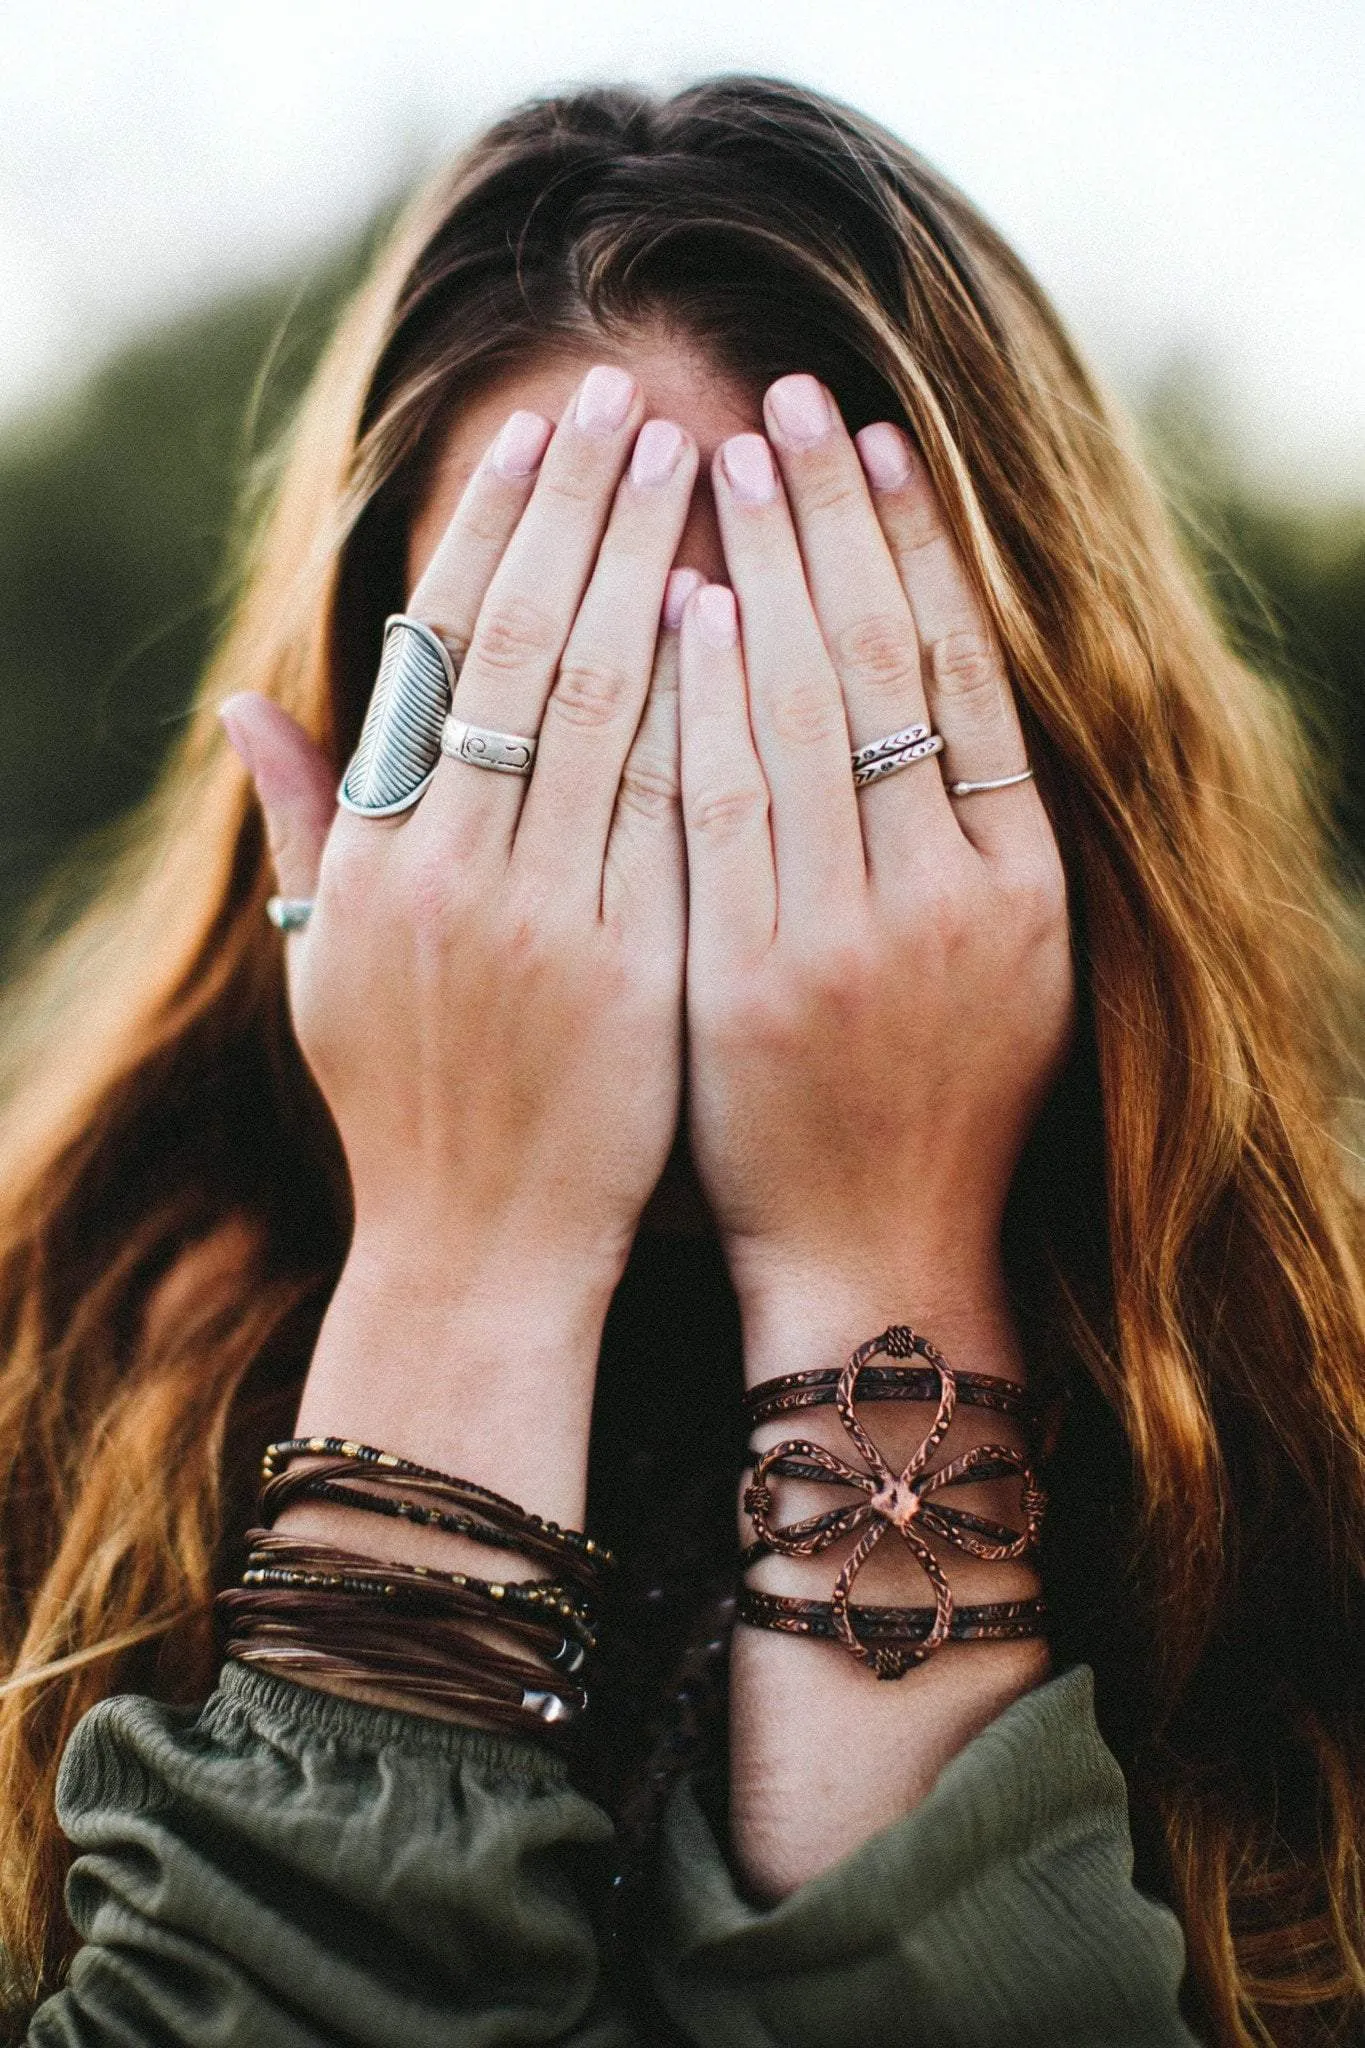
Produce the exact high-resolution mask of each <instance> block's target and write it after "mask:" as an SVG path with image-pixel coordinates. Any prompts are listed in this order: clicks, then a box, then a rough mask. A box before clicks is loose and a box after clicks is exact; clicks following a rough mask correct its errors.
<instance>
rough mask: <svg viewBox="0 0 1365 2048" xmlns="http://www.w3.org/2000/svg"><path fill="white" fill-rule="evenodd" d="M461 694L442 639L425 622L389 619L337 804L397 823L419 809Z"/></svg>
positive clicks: (401, 616) (402, 617)
mask: <svg viewBox="0 0 1365 2048" xmlns="http://www.w3.org/2000/svg"><path fill="white" fill-rule="evenodd" d="M454 689H455V664H454V662H453V661H452V660H451V657H450V649H449V648H448V647H447V646H446V644H445V642H444V640H442V639H440V638H439V637H438V635H437V634H435V633H433V632H432V630H431V628H430V626H428V625H425V624H424V623H423V622H422V620H421V619H412V618H409V617H408V616H407V614H406V613H405V612H395V613H394V614H393V616H392V617H391V618H388V619H386V620H385V621H384V646H383V651H382V653H381V654H380V657H379V673H378V675H377V676H376V677H375V683H374V691H373V693H372V695H371V697H370V707H369V710H368V711H367V712H366V713H365V723H364V725H363V726H362V727H361V728H360V740H359V744H358V745H357V747H356V750H355V752H354V754H353V755H352V756H351V761H350V766H349V767H348V768H347V770H346V773H345V775H344V776H343V777H342V782H341V788H340V789H339V790H338V791H337V801H338V803H339V804H340V805H341V807H342V809H343V810H345V811H354V812H355V813H356V814H357V815H358V816H359V817H362V818H391V817H393V816H394V815H395V814H396V813H397V812H399V811H406V810H408V809H409V808H410V807H411V806H412V805H413V804H415V803H416V801H417V799H418V797H420V796H421V794H422V792H423V790H424V789H425V788H426V786H427V784H428V783H429V782H430V780H431V778H432V776H433V774H434V773H435V772H436V763H437V762H438V761H439V760H440V758H441V725H442V722H443V720H444V718H445V715H446V713H447V711H449V709H450V700H451V696H452V695H453V693H454Z"/></svg>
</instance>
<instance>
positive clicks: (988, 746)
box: [858, 422, 1049, 857]
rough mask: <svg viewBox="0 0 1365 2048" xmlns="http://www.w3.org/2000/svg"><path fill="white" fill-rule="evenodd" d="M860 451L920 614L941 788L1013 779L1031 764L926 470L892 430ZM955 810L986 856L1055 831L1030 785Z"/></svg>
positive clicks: (872, 436)
mask: <svg viewBox="0 0 1365 2048" xmlns="http://www.w3.org/2000/svg"><path fill="white" fill-rule="evenodd" d="M858 450H859V454H860V455H861V457H862V461H863V466H864V468H865V470H866V472H867V476H868V480H869V482H870V484H871V486H872V492H873V500H874V503H875V505H876V509H877V515H878V517H879V519H880V520H881V523H882V529H883V531H884V532H885V534H886V537H887V541H888V544H889V546H890V549H891V554H892V557H893V559H894V561H895V563H896V567H897V570H898V572H899V575H900V579H901V582H902V584H903V586H904V588H905V594H906V596H907V597H908V598H909V600H910V608H911V610H912V611H913V613H914V615H915V626H916V630H917V632H918V635H919V641H920V646H921V648H922V649H923V651H924V664H925V669H926V675H927V685H928V687H927V695H928V700H929V707H930V712H931V714H932V721H933V723H934V725H935V726H936V728H937V729H938V731H939V732H941V733H942V735H943V739H944V751H943V754H942V755H941V757H940V761H941V765H942V769H943V781H944V783H945V784H948V783H951V782H953V781H956V780H970V781H973V782H977V781H987V780H991V779H993V778H994V777H996V776H999V775H1016V774H1018V773H1019V771H1020V770H1021V769H1023V768H1026V767H1027V766H1028V755H1027V751H1026V749H1025V746H1024V735H1023V730H1022V728H1021V726H1020V723H1019V713H1018V710H1017V708H1016V706H1015V702H1014V692H1013V690H1012V689H1011V687H1010V681H1009V677H1008V675H1007V674H1006V672H1005V663H1004V659H1003V657H1002V655H1001V652H1000V647H999V643H998V642H997V640H996V638H995V635H994V633H993V632H992V631H991V627H990V623H989V621H988V619H987V617H986V614H985V612H984V610H983V609H982V606H981V602H980V599H979V598H978V596H977V593H976V591H975V589H974V587H973V585H972V581H971V578H970V577H969V576H968V574H967V570H966V566H965V564H964V562H963V560H962V557H961V555H960V554H959V553H958V550H957V546H956V544H955V542H954V540H953V537H952V535H951V534H950V533H949V531H948V528H947V525H946V523H945V521H944V518H943V513H942V508H941V507H940V505H939V502H938V497H937V494H936V493H935V491H934V488H933V484H932V483H931V481H930V478H929V473H928V470H927V469H926V468H925V465H924V461H923V459H922V457H921V456H920V455H919V454H918V453H917V451H916V450H915V449H914V447H913V446H912V444H911V442H910V439H909V436H908V435H906V434H904V433H902V432H901V430H900V428H899V427H895V426H892V425H890V424H889V423H887V422H879V423H878V424H877V425H875V426H871V427H864V429H863V431H862V432H861V434H859V436H858ZM897 779H900V778H897ZM953 811H954V813H955V815H956V818H957V822H958V824H959V826H960V827H961V829H962V831H963V832H964V833H965V834H966V835H967V837H968V838H969V839H970V840H971V842H972V844H973V845H974V846H976V847H977V848H978V849H979V850H980V851H981V852H982V853H984V854H986V855H988V856H989V857H997V856H1001V855H1004V854H1006V853H1008V852H1009V851H1010V850H1011V848H1014V847H1018V846H1021V845H1031V844H1033V843H1034V840H1035V835H1036V833H1037V832H1038V831H1039V829H1042V830H1048V829H1049V828H1048V827H1047V820H1046V814H1045V813H1044V811H1043V807H1042V803H1041V800H1040V798H1039V796H1038V791H1037V787H1036V785H1035V784H1034V783H1032V782H1018V783H1015V784H1014V786H1013V787H1012V788H1010V789H1000V790H989V791H983V792H982V793H981V794H980V795H977V796H972V797H963V798H959V799H957V800H956V801H954V802H953Z"/></svg>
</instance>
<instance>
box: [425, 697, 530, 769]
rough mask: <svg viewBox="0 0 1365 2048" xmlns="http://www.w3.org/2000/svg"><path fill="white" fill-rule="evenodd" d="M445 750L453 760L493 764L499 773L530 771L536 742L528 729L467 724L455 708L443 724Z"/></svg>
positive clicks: (482, 765)
mask: <svg viewBox="0 0 1365 2048" xmlns="http://www.w3.org/2000/svg"><path fill="white" fill-rule="evenodd" d="M441 752H442V753H443V754H449V756H450V758H451V760H452V761H467V762H468V763H469V765H470V767H471V768H491V769H493V771H494V772H495V773H496V774H498V775H529V774H530V772H531V769H532V767H533V766H534V764H535V758H536V743H535V741H534V739H531V738H529V737H528V736H527V735H526V734H525V733H519V732H493V731H491V730H490V729H489V728H488V727H487V726H483V725H467V724H466V723H465V721H464V719H462V718H457V717H456V716H455V714H454V712H453V711H452V712H451V714H450V715H449V717H448V718H447V719H446V721H445V724H444V725H443V726H442V727H441Z"/></svg>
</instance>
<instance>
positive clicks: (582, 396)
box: [574, 363, 635, 434]
mask: <svg viewBox="0 0 1365 2048" xmlns="http://www.w3.org/2000/svg"><path fill="white" fill-rule="evenodd" d="M634 397H635V379H634V378H633V377H632V376H631V375H630V373H629V371H627V370H618V369H617V368H616V366H615V364H614V363H598V364H597V366H596V368H595V369H591V370H589V372H588V374H587V376H586V377H585V378H584V379H583V383H582V387H581V389H580V390H579V393H578V404H577V405H576V406H575V407H574V419H575V421H576V422H577V424H578V425H579V426H580V427H581V428H582V429H583V432H584V433H585V434H614V433H615V432H616V431H617V429H618V427H623V426H624V425H625V423H626V414H627V413H628V412H629V411H630V408H631V402H632V400H633V399H634Z"/></svg>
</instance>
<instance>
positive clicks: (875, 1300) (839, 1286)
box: [732, 1246, 1024, 1386]
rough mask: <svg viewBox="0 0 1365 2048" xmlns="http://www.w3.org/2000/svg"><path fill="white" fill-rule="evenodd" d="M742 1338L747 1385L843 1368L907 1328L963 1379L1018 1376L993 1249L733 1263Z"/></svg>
mask: <svg viewBox="0 0 1365 2048" xmlns="http://www.w3.org/2000/svg"><path fill="white" fill-rule="evenodd" d="M732 1274H733V1276H734V1280H735V1288H736V1294H737V1296H738V1300H739V1307H740V1315H741V1319H742V1324H743V1331H744V1369H745V1378H746V1380H747V1381H748V1383H749V1384H750V1385H751V1386H752V1385H755V1384H757V1383H758V1382H759V1381H760V1380H763V1379H769V1378H773V1377H775V1376H776V1375H777V1374H779V1373H787V1372H805V1371H809V1370H810V1369H812V1368H814V1367H818V1366H831V1365H842V1363H843V1362H844V1360H845V1359H846V1358H847V1357H848V1355H849V1353H850V1352H851V1351H852V1350H853V1348H854V1347H855V1345H857V1344H860V1343H862V1342H863V1341H864V1340H865V1339H866V1338H868V1337H872V1336H875V1335H876V1334H877V1332H878V1331H880V1330H884V1329H885V1328H886V1327H887V1325H888V1324H890V1323H909V1324H910V1325H911V1326H912V1327H913V1328H914V1329H916V1330H918V1331H919V1332H920V1334H921V1335H922V1336H925V1337H927V1338H928V1339H929V1340H930V1342H931V1343H933V1344H934V1345H936V1346H937V1348H938V1349H939V1350H940V1351H942V1352H943V1353H944V1355H945V1357H947V1358H948V1360H949V1361H950V1363H952V1364H955V1365H958V1366H961V1367H962V1368H963V1369H964V1370H966V1371H970V1372H994V1373H1000V1374H1003V1375H1005V1376H1007V1377H1009V1378H1022V1377H1023V1376H1024V1363H1023V1358H1022V1355H1021V1352H1020V1347H1019V1341H1018V1335H1017V1331H1016V1327H1015V1321H1014V1314H1013V1310H1012V1308H1011V1305H1010V1300H1009V1291H1008V1288H1007V1286H1006V1283H1005V1272H1004V1264H1003V1261H1002V1259H1001V1257H1000V1253H999V1249H998V1247H997V1246H991V1247H989V1248H988V1249H985V1250H982V1251H978V1252H968V1251H966V1250H964V1249H962V1248H956V1249H952V1250H948V1251H928V1250H926V1251H924V1252H922V1253H918V1254H915V1253H911V1254H906V1253H901V1252H898V1253H896V1254H895V1255H894V1256H886V1257H883V1258H881V1259H878V1258H877V1257H876V1256H875V1255H872V1254H865V1253H859V1254H856V1255H851V1256H849V1257H847V1258H845V1259H842V1260H840V1261H838V1262H833V1263H827V1262H825V1261H823V1260H819V1259H816V1258H804V1259H799V1260H798V1259H790V1258H789V1259H777V1260H774V1259H768V1258H764V1259H760V1260H754V1259H752V1258H750V1259H747V1260H746V1259H740V1260H736V1261H735V1262H734V1263H733V1264H732Z"/></svg>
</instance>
